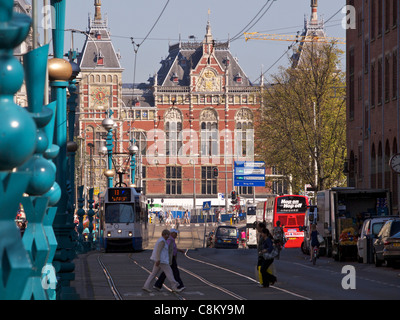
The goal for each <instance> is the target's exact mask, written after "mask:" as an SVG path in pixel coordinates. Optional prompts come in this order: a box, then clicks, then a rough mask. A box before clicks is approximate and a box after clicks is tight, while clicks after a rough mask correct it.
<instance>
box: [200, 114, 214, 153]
mask: <svg viewBox="0 0 400 320" xmlns="http://www.w3.org/2000/svg"><path fill="white" fill-rule="evenodd" d="M200 136H201V155H202V156H217V155H218V119H217V114H216V112H215V110H214V109H211V108H210V109H206V110H203V111H202V112H201V114H200Z"/></svg>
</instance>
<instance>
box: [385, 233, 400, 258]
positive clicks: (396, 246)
mask: <svg viewBox="0 0 400 320" xmlns="http://www.w3.org/2000/svg"><path fill="white" fill-rule="evenodd" d="M383 258H384V259H385V260H386V263H387V265H388V266H393V265H394V263H395V261H396V260H399V261H400V232H397V233H396V234H394V235H393V236H391V237H389V238H388V239H387V240H386V242H385V243H384V244H383Z"/></svg>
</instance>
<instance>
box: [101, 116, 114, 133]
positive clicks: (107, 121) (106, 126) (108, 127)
mask: <svg viewBox="0 0 400 320" xmlns="http://www.w3.org/2000/svg"><path fill="white" fill-rule="evenodd" d="M101 125H102V126H103V128H104V129H106V130H107V131H109V130H111V129H112V128H114V121H113V119H111V118H105V119H104V120H103V122H102V123H101Z"/></svg>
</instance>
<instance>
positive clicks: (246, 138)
mask: <svg viewBox="0 0 400 320" xmlns="http://www.w3.org/2000/svg"><path fill="white" fill-rule="evenodd" d="M95 6H96V12H95V16H94V19H90V21H89V33H88V34H89V35H88V36H87V39H86V42H85V45H84V48H83V50H82V52H81V54H80V56H79V59H78V60H79V61H78V62H79V65H80V68H81V81H80V114H79V122H78V123H79V126H78V132H77V134H78V135H79V137H80V141H81V144H80V148H81V150H80V151H81V154H82V157H80V158H79V160H78V161H79V163H78V165H77V168H78V177H77V179H78V184H84V185H86V186H88V187H89V186H90V187H92V186H93V187H95V188H96V191H97V192H101V191H102V190H104V188H105V186H106V178H105V177H104V176H103V171H104V169H105V168H106V166H107V157H106V156H102V155H99V150H100V149H101V147H104V145H105V136H106V131H105V130H104V129H103V127H102V126H101V123H102V120H103V119H104V118H105V117H106V114H105V112H106V111H107V110H109V109H111V110H112V111H113V112H114V113H113V115H112V119H113V120H114V122H115V123H116V125H115V130H113V135H114V148H113V153H114V160H115V162H114V166H115V167H116V168H117V169H119V168H121V169H124V170H125V171H126V172H127V174H126V175H125V182H126V183H128V184H129V181H130V167H129V166H130V157H129V155H128V148H129V146H130V145H131V144H132V141H133V143H135V144H136V146H138V148H139V152H138V154H137V156H136V160H137V166H136V179H135V182H136V185H138V186H141V187H143V189H144V192H145V193H146V194H147V196H148V197H149V198H153V199H154V201H155V203H163V204H164V205H170V206H175V205H180V206H181V207H183V208H188V209H190V208H192V206H193V204H194V203H195V202H194V198H196V200H195V201H196V207H198V208H200V207H201V205H202V202H203V201H206V200H211V201H212V206H221V207H225V205H227V207H226V208H227V209H229V206H230V202H229V203H228V202H225V200H222V199H221V197H218V194H219V193H223V194H230V193H231V191H232V190H233V189H234V185H233V179H232V177H233V161H237V160H254V120H255V116H256V113H255V112H256V110H257V109H258V108H259V106H260V90H259V89H260V87H259V86H255V85H253V84H252V83H250V81H249V79H248V78H247V77H246V75H245V73H244V71H243V70H242V69H241V67H240V65H239V63H238V61H237V59H236V58H235V57H233V56H232V54H231V53H230V50H229V42H224V43H222V42H218V41H215V40H214V39H213V36H212V32H211V26H210V23H209V22H208V23H207V26H206V33H205V36H204V39H203V41H201V42H195V41H188V42H182V41H179V43H177V44H173V45H170V46H169V50H168V56H167V57H166V58H165V59H163V60H162V61H161V67H160V69H159V71H158V72H157V73H156V74H155V75H154V76H153V77H151V78H150V79H149V80H148V83H142V84H140V85H136V84H135V85H132V84H123V83H122V72H123V69H122V68H121V66H120V63H119V57H118V53H116V52H115V50H114V48H113V45H112V42H111V39H110V34H109V31H108V26H107V21H106V20H104V19H102V17H101V10H100V4H99V2H97V1H96V2H95ZM215 168H217V169H218V176H217V177H216V176H214V170H215ZM115 182H116V178H114V183H115ZM254 189H255V190H253V187H236V190H237V191H238V193H239V194H240V195H242V199H243V200H245V199H246V198H247V199H253V197H256V198H262V197H263V196H264V195H265V194H267V193H268V192H269V190H268V189H267V188H263V187H256V188H254ZM253 192H255V194H253Z"/></svg>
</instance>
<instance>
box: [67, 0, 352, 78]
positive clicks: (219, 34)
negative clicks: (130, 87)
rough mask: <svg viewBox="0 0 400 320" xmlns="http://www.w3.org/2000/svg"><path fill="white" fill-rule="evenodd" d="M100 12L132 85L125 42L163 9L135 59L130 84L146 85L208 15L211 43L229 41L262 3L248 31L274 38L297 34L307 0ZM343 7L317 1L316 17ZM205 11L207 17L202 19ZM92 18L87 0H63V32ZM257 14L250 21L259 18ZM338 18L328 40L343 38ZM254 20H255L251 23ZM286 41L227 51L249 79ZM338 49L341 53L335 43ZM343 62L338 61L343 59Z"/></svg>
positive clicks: (107, 1) (108, 7)
mask: <svg viewBox="0 0 400 320" xmlns="http://www.w3.org/2000/svg"><path fill="white" fill-rule="evenodd" d="M101 2H102V14H103V16H104V15H107V17H108V26H109V29H110V31H111V35H112V40H113V44H114V47H115V49H116V50H120V53H121V56H122V60H121V64H122V67H123V68H125V71H124V73H123V82H125V83H126V82H132V81H133V65H134V64H133V61H134V51H133V45H132V43H131V40H130V38H131V37H133V38H134V41H135V43H141V42H142V40H143V38H144V37H145V36H146V34H147V33H148V32H149V31H150V29H151V27H152V26H153V24H154V23H155V21H156V20H157V18H158V17H159V15H160V13H161V11H162V10H163V8H164V6H165V5H166V4H167V3H168V4H167V5H166V7H165V10H164V12H163V14H162V16H161V17H160V19H159V21H158V23H157V24H156V26H155V27H154V29H153V30H152V32H151V33H150V35H149V36H148V38H147V39H146V40H145V41H144V42H143V43H142V44H141V46H140V47H139V49H138V52H137V56H136V74H135V82H146V81H147V79H148V77H149V75H150V74H154V73H155V72H156V71H157V70H158V69H159V67H160V64H159V63H160V61H161V59H162V58H165V57H166V56H167V55H168V45H169V44H173V43H177V42H178V40H179V36H180V37H181V39H182V41H189V39H188V37H189V36H190V35H194V36H195V37H196V40H198V41H201V40H203V38H204V35H205V31H206V24H207V20H208V17H209V19H210V23H211V28H212V34H213V36H214V39H216V40H226V39H228V37H230V38H231V39H232V38H233V37H234V36H235V35H236V34H237V33H239V32H240V31H241V30H242V29H243V28H245V27H246V25H247V24H249V23H250V22H251V20H252V19H253V18H254V17H256V15H257V13H258V12H259V11H260V10H261V9H262V7H263V6H264V5H265V4H266V3H267V5H266V6H265V7H264V9H266V8H268V7H269V6H270V4H271V3H272V4H271V6H270V7H269V9H268V11H267V12H266V13H265V15H264V16H263V17H262V18H261V19H260V20H259V21H258V22H257V23H256V24H255V25H254V26H253V27H251V28H250V30H249V31H258V32H264V33H277V34H296V33H297V31H302V30H303V26H304V17H305V15H306V16H307V17H309V16H310V13H311V8H310V0H276V1H269V2H268V1H266V0H247V1H243V0H201V1H200V0H170V1H168V0H147V1H143V0H102V1H101ZM344 5H345V0H319V1H318V16H319V17H322V18H324V20H325V21H326V20H328V19H329V18H331V17H332V16H333V15H334V14H335V13H337V12H338V11H339V10H340V9H341V8H342V7H343V6H344ZM208 9H210V16H208ZM89 13H90V14H91V15H92V16H93V14H94V1H93V0H68V1H67V14H66V29H68V28H75V29H81V30H87V27H88V14H89ZM259 16H260V15H258V16H257V17H256V19H257V18H258V17H259ZM343 17H344V14H343V13H341V12H339V13H337V14H336V15H335V16H334V17H333V18H331V19H330V21H329V22H328V23H327V24H326V25H325V30H326V32H327V35H328V36H333V37H345V30H344V29H343V28H342V26H341V20H342V18H343ZM254 21H255V20H254ZM69 39H70V34H69V33H66V37H65V50H68V49H69V47H70V40H69ZM83 41H84V35H76V36H75V47H76V48H78V49H79V50H81V49H82V45H83ZM290 44H291V42H281V41H260V40H249V41H247V42H246V41H245V40H244V38H243V37H242V38H239V39H237V40H235V41H233V42H232V43H231V46H230V50H231V52H232V54H233V55H234V56H236V57H237V58H238V60H239V63H240V65H241V66H242V68H243V70H244V72H245V73H246V75H247V76H248V77H249V79H250V80H251V81H255V80H257V79H258V78H259V76H260V74H261V70H263V71H266V70H267V69H269V68H270V67H271V65H272V64H274V63H275V62H276V61H277V59H278V58H279V57H280V56H281V55H282V54H283V53H284V52H285V51H286V50H287V48H288V46H289V45H290ZM341 49H343V50H344V49H345V46H344V45H341ZM343 59H344V57H343ZM287 63H288V59H287V57H286V56H285V57H283V58H282V59H281V60H279V62H278V63H277V64H276V65H275V66H274V67H272V68H271V69H270V70H269V71H268V72H267V73H266V74H265V77H266V78H267V79H268V75H269V74H271V73H276V72H277V68H278V66H279V65H284V66H286V65H287Z"/></svg>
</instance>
